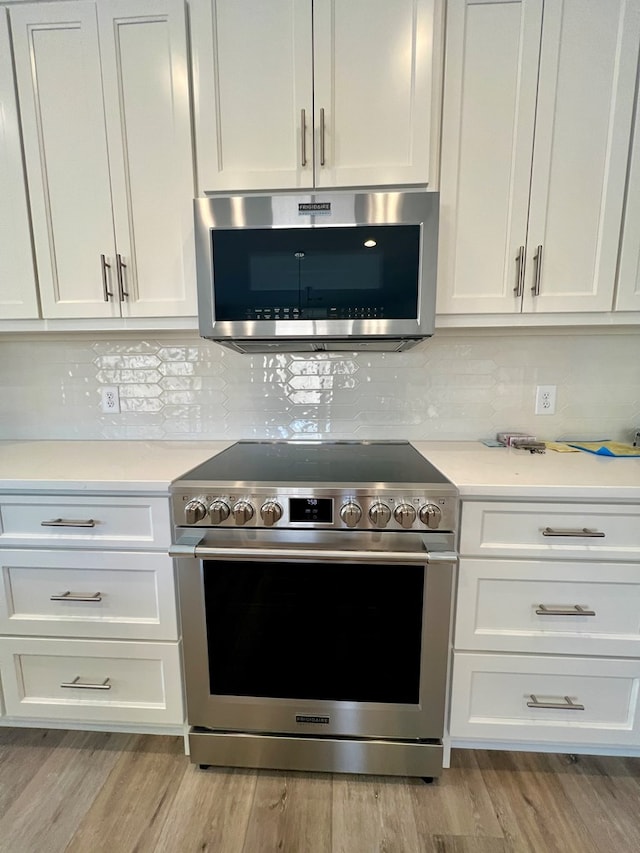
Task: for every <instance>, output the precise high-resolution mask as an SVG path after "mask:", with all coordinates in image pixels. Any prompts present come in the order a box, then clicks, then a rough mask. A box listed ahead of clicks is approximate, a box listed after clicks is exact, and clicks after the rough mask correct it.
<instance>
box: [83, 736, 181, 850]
mask: <svg viewBox="0 0 640 853" xmlns="http://www.w3.org/2000/svg"><path fill="white" fill-rule="evenodd" d="M183 743H184V742H183V740H182V738H180V737H162V738H151V737H147V736H144V735H137V736H134V739H133V742H132V744H131V748H130V749H128V750H126V751H125V752H123V753H122V755H121V756H120V757H119V759H118V761H117V763H116V764H115V766H114V767H113V769H112V771H111V773H110V775H109V777H108V779H107V780H106V781H105V783H104V785H103V787H102V790H101V791H100V793H99V794H98V796H97V797H96V798H95V800H94V802H93V804H92V806H91V808H90V809H89V810H88V811H87V813H86V815H85V816H84V819H83V820H82V821H81V822H80V823H79V825H78V828H77V832H76V833H75V834H74V835H73V837H72V838H71V839H70V841H69V846H68V848H67V850H68V851H69V853H87V851H88V850H90V851H91V853H101V851H105V853H106V851H109V853H113V851H118V853H120V851H123V853H124V851H129V850H131V851H133V850H136V851H143V850H144V851H146V850H150V851H151V850H155V845H156V841H157V839H158V836H159V835H160V832H161V830H162V827H163V824H164V822H165V820H166V818H167V815H168V813H169V812H170V810H171V808H172V805H173V800H174V798H175V796H176V793H177V791H178V788H179V786H180V782H181V781H182V777H183V776H184V774H185V772H186V770H187V767H188V766H189V760H188V758H186V757H185V755H184V748H183Z"/></svg>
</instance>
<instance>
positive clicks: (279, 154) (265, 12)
mask: <svg viewBox="0 0 640 853" xmlns="http://www.w3.org/2000/svg"><path fill="white" fill-rule="evenodd" d="M190 12H191V41H192V51H193V71H194V101H195V127H196V152H197V175H198V177H197V184H198V191H199V193H200V194H204V193H205V192H207V191H216V190H225V191H236V190H267V189H289V188H296V187H311V186H312V185H313V151H312V139H313V136H312V122H313V115H312V109H313V94H312V86H313V84H312V74H313V72H312V37H311V27H312V22H311V0H269V2H268V3H265V2H264V0H193V2H192V3H191V4H190ZM303 111H304V114H303Z"/></svg>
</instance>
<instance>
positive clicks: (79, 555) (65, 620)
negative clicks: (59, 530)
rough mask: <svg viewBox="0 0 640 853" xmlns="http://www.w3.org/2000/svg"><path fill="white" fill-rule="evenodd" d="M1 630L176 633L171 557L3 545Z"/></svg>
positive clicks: (130, 635) (172, 636) (140, 635)
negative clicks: (37, 549) (7, 546)
mask: <svg viewBox="0 0 640 853" xmlns="http://www.w3.org/2000/svg"><path fill="white" fill-rule="evenodd" d="M0 634H27V635H30V636H34V635H35V636H54V637H104V638H106V639H123V640H125V639H139V640H176V639H177V638H178V628H177V619H176V604H175V588H174V583H173V562H172V560H171V559H170V558H169V557H168V556H166V555H165V554H154V553H151V554H144V553H136V552H130V551H116V552H112V553H108V552H107V553H104V552H100V551H31V550H28V549H22V550H18V549H16V550H9V549H7V550H4V549H0Z"/></svg>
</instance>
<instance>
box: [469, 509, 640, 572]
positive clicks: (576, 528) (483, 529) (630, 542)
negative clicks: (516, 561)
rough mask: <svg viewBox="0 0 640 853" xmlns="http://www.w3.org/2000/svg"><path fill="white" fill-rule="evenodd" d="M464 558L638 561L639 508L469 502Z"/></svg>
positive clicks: (639, 555)
mask: <svg viewBox="0 0 640 853" xmlns="http://www.w3.org/2000/svg"><path fill="white" fill-rule="evenodd" d="M460 554H461V555H462V556H469V557H485V556H486V557H488V556H493V557H507V558H508V557H537V558H549V559H554V558H555V559H573V558H576V559H577V558H579V559H582V560H602V559H611V560H634V559H635V560H638V559H640V506H619V505H616V506H611V505H609V506H607V505H604V506H602V505H599V504H598V505H596V504H577V503H576V504H553V503H518V502H516V501H511V502H509V503H502V502H496V503H491V502H489V501H486V502H482V501H479V502H477V503H476V502H474V501H468V502H465V503H464V504H463V507H462V522H461V527H460Z"/></svg>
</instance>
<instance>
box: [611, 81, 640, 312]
mask: <svg viewBox="0 0 640 853" xmlns="http://www.w3.org/2000/svg"><path fill="white" fill-rule="evenodd" d="M639 83H640V75H639ZM616 310H618V311H640V105H639V104H636V120H635V127H634V132H633V148H632V151H631V168H630V172H629V185H628V188H627V207H626V210H625V216H624V228H623V232H622V248H621V252H620V266H619V269H618V294H617V296H616Z"/></svg>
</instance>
